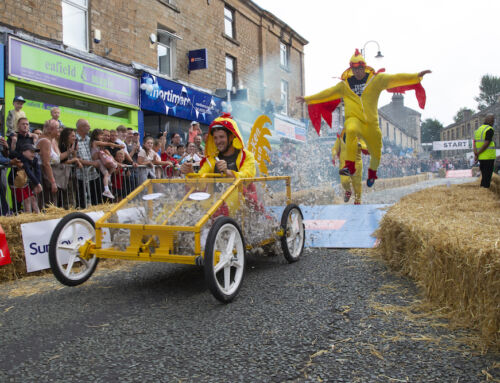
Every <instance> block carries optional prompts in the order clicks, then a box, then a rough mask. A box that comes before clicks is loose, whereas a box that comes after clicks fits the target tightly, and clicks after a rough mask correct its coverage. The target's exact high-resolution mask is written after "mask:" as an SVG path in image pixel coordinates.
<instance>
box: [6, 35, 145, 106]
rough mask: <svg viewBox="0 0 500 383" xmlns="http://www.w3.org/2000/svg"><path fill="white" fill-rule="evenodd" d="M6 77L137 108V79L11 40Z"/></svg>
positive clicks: (14, 39) (11, 38)
mask: <svg viewBox="0 0 500 383" xmlns="http://www.w3.org/2000/svg"><path fill="white" fill-rule="evenodd" d="M8 75H10V76H15V77H18V78H21V79H25V80H29V81H36V82H39V83H42V84H46V85H50V86H51V87H57V88H62V89H67V90H71V91H77V92H80V93H85V94H88V95H90V96H97V97H100V98H104V99H107V100H111V101H116V102H120V103H124V104H128V105H133V106H138V105H139V93H138V92H139V82H138V79H137V78H135V77H132V76H128V75H125V74H122V73H119V72H115V71H112V70H109V69H104V68H102V67H100V66H97V65H94V64H90V63H88V62H85V61H83V60H80V59H76V58H72V57H70V56H68V55H65V54H63V53H59V52H56V51H52V50H49V49H46V48H42V47H39V46H36V45H33V44H30V43H27V42H24V41H21V40H18V39H16V38H13V37H10V38H9V61H8Z"/></svg>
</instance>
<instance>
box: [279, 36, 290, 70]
mask: <svg viewBox="0 0 500 383" xmlns="http://www.w3.org/2000/svg"><path fill="white" fill-rule="evenodd" d="M288 56H289V50H288V45H286V44H285V43H282V42H280V65H281V67H282V68H285V69H288Z"/></svg>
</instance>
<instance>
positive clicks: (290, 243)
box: [280, 204, 305, 263]
mask: <svg viewBox="0 0 500 383" xmlns="http://www.w3.org/2000/svg"><path fill="white" fill-rule="evenodd" d="M303 221H304V216H303V215H302V211H301V210H300V208H299V207H298V206H297V205H295V204H290V205H288V206H287V207H286V208H285V210H284V211H283V214H282V215H281V228H282V230H283V236H282V237H281V238H280V241H281V249H282V250H283V255H284V256H285V258H286V260H287V261H288V262H290V263H292V262H296V261H298V259H299V257H300V256H301V255H302V251H303V250H304V242H305V228H304V222H303Z"/></svg>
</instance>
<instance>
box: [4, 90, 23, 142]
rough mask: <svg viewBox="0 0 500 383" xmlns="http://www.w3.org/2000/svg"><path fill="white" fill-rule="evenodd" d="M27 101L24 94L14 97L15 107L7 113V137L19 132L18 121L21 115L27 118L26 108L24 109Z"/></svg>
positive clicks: (13, 103)
mask: <svg viewBox="0 0 500 383" xmlns="http://www.w3.org/2000/svg"><path fill="white" fill-rule="evenodd" d="M25 102H26V100H25V99H24V98H23V96H16V97H14V100H13V101H12V105H14V109H11V110H9V113H8V114H7V121H6V126H7V134H6V136H5V137H9V136H10V135H11V134H13V133H17V121H19V119H20V118H21V117H24V118H26V114H25V113H24V110H22V109H23V105H24V103H25Z"/></svg>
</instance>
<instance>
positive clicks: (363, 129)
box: [345, 117, 382, 174]
mask: <svg viewBox="0 0 500 383" xmlns="http://www.w3.org/2000/svg"><path fill="white" fill-rule="evenodd" d="M345 129H346V158H345V159H346V161H352V162H354V161H356V155H357V153H358V137H359V138H361V139H363V140H364V141H365V143H366V147H367V149H368V151H369V152H370V169H372V170H377V169H378V165H379V164H380V157H381V155H382V132H381V131H380V128H379V127H378V124H367V123H364V122H361V121H360V120H358V119H357V118H355V117H351V118H348V119H347V120H346V122H345ZM356 173H358V163H357V162H356ZM360 174H361V173H360Z"/></svg>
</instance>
